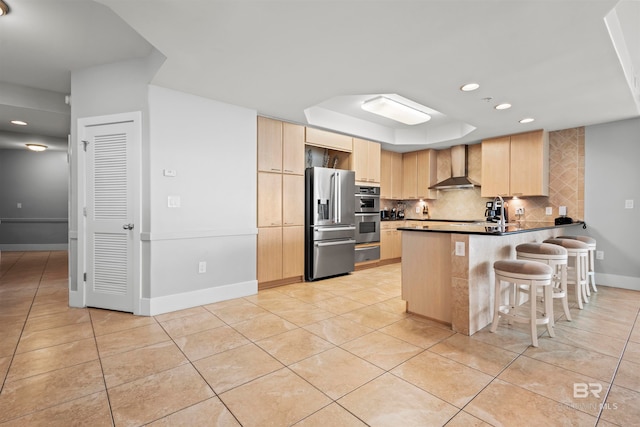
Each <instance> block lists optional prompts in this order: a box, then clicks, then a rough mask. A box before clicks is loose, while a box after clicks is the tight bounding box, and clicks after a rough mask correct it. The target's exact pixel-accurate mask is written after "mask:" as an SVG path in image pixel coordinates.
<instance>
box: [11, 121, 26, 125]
mask: <svg viewBox="0 0 640 427" xmlns="http://www.w3.org/2000/svg"><path fill="white" fill-rule="evenodd" d="M11 123H13V124H14V125H18V126H26V125H27V122H23V121H22V120H11Z"/></svg>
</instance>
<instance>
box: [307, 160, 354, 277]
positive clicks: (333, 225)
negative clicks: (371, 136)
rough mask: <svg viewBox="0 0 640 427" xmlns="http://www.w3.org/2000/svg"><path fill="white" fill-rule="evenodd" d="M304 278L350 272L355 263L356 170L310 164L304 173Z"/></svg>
mask: <svg viewBox="0 0 640 427" xmlns="http://www.w3.org/2000/svg"><path fill="white" fill-rule="evenodd" d="M305 181H306V189H305V202H306V208H305V242H306V245H305V278H306V280H316V279H321V278H324V277H330V276H336V275H339V274H345V273H349V272H351V271H353V270H354V263H355V261H354V260H355V245H356V239H355V232H356V227H355V172H353V171H349V170H342V169H330V168H320V167H314V168H308V169H307V170H306V173H305Z"/></svg>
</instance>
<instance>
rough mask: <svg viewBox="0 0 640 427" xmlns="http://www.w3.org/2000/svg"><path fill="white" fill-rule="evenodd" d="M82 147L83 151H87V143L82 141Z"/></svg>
mask: <svg viewBox="0 0 640 427" xmlns="http://www.w3.org/2000/svg"><path fill="white" fill-rule="evenodd" d="M82 145H83V149H84V151H87V145H89V141H85V140H84V139H83V140H82Z"/></svg>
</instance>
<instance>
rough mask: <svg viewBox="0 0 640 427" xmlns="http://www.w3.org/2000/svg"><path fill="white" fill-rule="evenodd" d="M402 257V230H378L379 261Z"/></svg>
mask: <svg viewBox="0 0 640 427" xmlns="http://www.w3.org/2000/svg"><path fill="white" fill-rule="evenodd" d="M400 257H402V231H399V230H396V229H387V230H380V261H384V260H387V259H394V258H400Z"/></svg>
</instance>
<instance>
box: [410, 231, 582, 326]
mask: <svg viewBox="0 0 640 427" xmlns="http://www.w3.org/2000/svg"><path fill="white" fill-rule="evenodd" d="M425 224H426V225H419V226H415V227H401V228H399V230H402V299H403V300H405V301H406V302H407V312H410V313H414V314H418V315H420V316H424V317H426V318H429V319H432V320H435V321H438V322H441V323H446V324H450V325H451V327H452V329H453V330H454V331H456V332H459V333H461V334H465V335H473V334H474V333H476V332H477V331H479V330H480V329H482V328H484V327H485V326H487V325H488V324H489V323H491V320H492V311H491V309H492V306H493V283H494V275H493V263H494V262H495V261H498V260H504V259H515V257H516V253H515V248H516V246H517V245H519V244H520V243H529V242H542V241H543V240H545V239H549V238H552V237H557V236H559V235H561V234H567V233H568V230H564V228H571V229H573V231H577V228H578V227H583V226H584V223H582V222H576V223H572V224H564V225H555V224H554V223H542V222H540V223H536V222H532V223H523V224H507V225H506V226H498V225H497V224H495V223H482V222H451V223H437V222H436V223H431V222H429V223H425ZM573 234H575V232H574V233H573Z"/></svg>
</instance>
